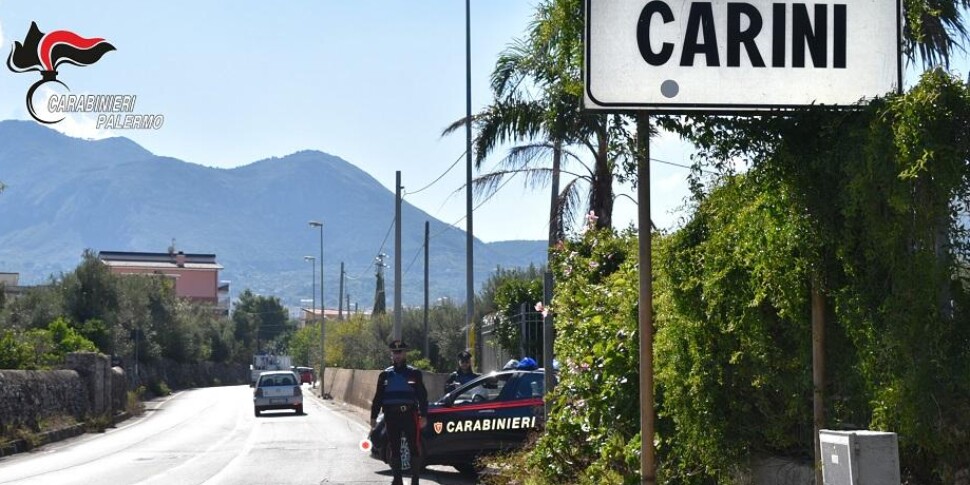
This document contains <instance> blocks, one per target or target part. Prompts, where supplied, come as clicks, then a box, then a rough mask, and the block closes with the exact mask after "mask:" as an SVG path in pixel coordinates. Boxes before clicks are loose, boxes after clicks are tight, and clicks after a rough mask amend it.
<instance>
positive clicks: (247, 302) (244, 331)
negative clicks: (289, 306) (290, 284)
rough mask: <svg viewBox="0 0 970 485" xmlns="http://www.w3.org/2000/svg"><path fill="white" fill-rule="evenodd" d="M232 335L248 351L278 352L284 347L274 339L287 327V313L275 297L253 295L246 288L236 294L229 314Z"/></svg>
mask: <svg viewBox="0 0 970 485" xmlns="http://www.w3.org/2000/svg"><path fill="white" fill-rule="evenodd" d="M232 321H233V324H234V325H235V336H236V339H237V340H239V341H240V342H241V343H242V344H243V346H244V348H246V349H250V350H251V352H257V351H261V350H271V351H274V352H280V351H282V350H283V347H284V346H280V345H277V344H278V343H279V342H275V340H277V339H278V337H281V336H283V335H284V334H285V333H286V332H288V331H289V330H290V329H291V326H290V324H289V312H288V311H287V310H286V308H284V307H283V305H282V303H280V299H279V298H277V297H267V296H260V295H255V294H253V292H252V291H250V290H249V289H246V291H244V292H243V293H242V295H240V297H239V302H238V303H237V304H236V307H235V309H234V310H233V314H232Z"/></svg>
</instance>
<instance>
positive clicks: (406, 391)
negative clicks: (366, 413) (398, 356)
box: [370, 365, 428, 419]
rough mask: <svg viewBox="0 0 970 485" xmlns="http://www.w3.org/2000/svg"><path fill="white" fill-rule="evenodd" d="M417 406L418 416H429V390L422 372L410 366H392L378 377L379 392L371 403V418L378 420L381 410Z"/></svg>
mask: <svg viewBox="0 0 970 485" xmlns="http://www.w3.org/2000/svg"><path fill="white" fill-rule="evenodd" d="M401 405H408V406H417V408H418V414H420V415H421V416H427V415H428V390H427V389H425V387H424V379H423V378H422V377H421V371H419V370H418V369H415V368H414V367H411V366H409V365H403V366H391V367H388V368H387V369H384V371H383V372H381V374H380V375H379V376H378V377H377V392H375V393H374V400H373V401H371V406H370V417H371V419H377V415H378V414H379V413H380V411H381V408H382V407H383V408H387V407H391V406H401Z"/></svg>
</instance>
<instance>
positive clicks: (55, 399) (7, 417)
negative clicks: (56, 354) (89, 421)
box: [0, 370, 88, 431]
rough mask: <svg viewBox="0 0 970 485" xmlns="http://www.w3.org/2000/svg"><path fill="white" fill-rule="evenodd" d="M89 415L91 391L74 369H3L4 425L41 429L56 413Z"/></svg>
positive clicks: (0, 413)
mask: <svg viewBox="0 0 970 485" xmlns="http://www.w3.org/2000/svg"><path fill="white" fill-rule="evenodd" d="M87 414H88V391H87V387H86V385H85V383H84V381H83V380H82V379H81V376H80V375H78V373H77V372H75V371H73V370H55V371H32V370H0V428H2V429H13V428H16V427H19V426H23V427H26V428H29V429H31V430H35V431H36V430H38V429H39V423H40V422H41V421H42V420H44V419H46V418H51V417H55V416H58V417H59V416H73V417H74V418H76V419H78V420H79V421H80V420H82V419H83V418H84V417H85V416H86V415H87Z"/></svg>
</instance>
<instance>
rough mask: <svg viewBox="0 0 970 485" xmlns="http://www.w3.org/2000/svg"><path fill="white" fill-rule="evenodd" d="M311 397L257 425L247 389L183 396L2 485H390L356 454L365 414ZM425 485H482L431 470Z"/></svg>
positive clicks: (373, 463) (24, 458) (27, 456)
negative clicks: (300, 409) (300, 410)
mask: <svg viewBox="0 0 970 485" xmlns="http://www.w3.org/2000/svg"><path fill="white" fill-rule="evenodd" d="M304 390H305V391H304V396H305V397H304V408H305V411H306V414H305V415H303V416H297V415H295V414H294V413H293V412H290V411H267V412H264V413H263V415H262V417H259V418H256V417H255V416H253V408H252V390H251V389H250V388H249V387H247V386H234V387H214V388H205V389H193V390H188V391H181V392H178V393H175V394H174V395H172V396H171V397H169V398H167V399H164V400H161V401H155V402H151V403H148V404H147V406H146V412H145V414H144V415H142V416H140V417H136V418H132V419H129V420H127V421H125V422H123V423H121V424H119V426H118V427H117V428H111V429H108V430H107V431H106V432H105V433H100V434H85V435H81V436H79V437H77V438H73V439H69V440H65V441H61V442H58V443H53V444H50V445H47V446H44V447H41V448H38V449H36V450H34V451H31V452H29V453H21V454H19V455H13V456H9V457H5V458H0V485H5V484H18V485H26V484H37V485H49V484H92V485H115V484H118V485H126V484H138V485H155V484H158V485H162V484H164V485H173V484H177V485H182V484H207V485H220V484H225V485H237V484H242V485H245V484H254V485H255V484H259V485H267V484H280V485H284V484H285V485H289V484H293V485H296V484H300V485H306V484H320V483H323V484H348V485H352V484H379V483H390V482H391V474H390V469H389V468H388V467H387V466H386V465H385V464H384V463H382V462H379V461H377V460H374V459H372V458H371V457H370V456H369V454H367V453H365V452H362V451H360V449H359V443H360V441H361V440H362V439H363V438H364V437H365V436H366V434H367V426H366V425H365V424H364V419H365V416H364V415H363V413H361V412H359V410H356V409H354V408H351V407H348V406H342V405H340V404H336V403H333V402H330V401H327V402H324V401H321V400H320V399H319V398H317V397H313V396H310V395H309V394H310V393H311V392H313V391H311V390H310V389H309V388H308V387H306V386H304ZM421 483H427V484H441V485H468V484H473V483H475V480H473V479H470V478H466V477H463V476H461V475H459V474H458V473H457V472H456V471H454V469H452V468H449V467H432V468H430V469H428V470H426V471H425V472H424V473H423V474H422V476H421Z"/></svg>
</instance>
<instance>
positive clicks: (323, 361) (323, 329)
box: [308, 221, 327, 399]
mask: <svg viewBox="0 0 970 485" xmlns="http://www.w3.org/2000/svg"><path fill="white" fill-rule="evenodd" d="M308 224H309V225H310V227H318V228H320V397H321V398H323V399H326V398H327V391H326V390H325V389H326V387H325V386H324V382H325V381H326V375H327V326H326V325H325V323H326V319H327V318H326V315H325V313H326V312H325V311H324V309H325V308H327V305H326V303H324V300H323V223H322V222H320V221H310V222H309V223H308Z"/></svg>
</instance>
